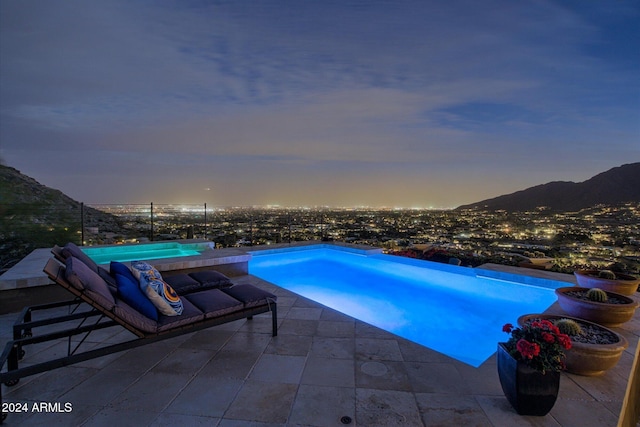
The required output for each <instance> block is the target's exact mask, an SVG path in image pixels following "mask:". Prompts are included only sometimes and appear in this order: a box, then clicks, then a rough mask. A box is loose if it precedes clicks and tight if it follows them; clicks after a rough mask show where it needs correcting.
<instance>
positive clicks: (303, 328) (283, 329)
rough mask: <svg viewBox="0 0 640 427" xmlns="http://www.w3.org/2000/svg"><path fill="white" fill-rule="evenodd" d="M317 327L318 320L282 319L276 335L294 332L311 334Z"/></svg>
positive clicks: (296, 333)
mask: <svg viewBox="0 0 640 427" xmlns="http://www.w3.org/2000/svg"><path fill="white" fill-rule="evenodd" d="M317 329H318V320H300V319H284V320H283V321H282V323H281V324H280V326H279V327H278V335H280V334H283V335H287V334H294V335H306V336H313V335H315V333H316V330H317Z"/></svg>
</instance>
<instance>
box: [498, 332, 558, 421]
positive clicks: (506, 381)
mask: <svg viewBox="0 0 640 427" xmlns="http://www.w3.org/2000/svg"><path fill="white" fill-rule="evenodd" d="M498 376H499V377H500V385H501V386H502V391H503V392H504V395H505V396H506V398H507V400H508V401H509V403H510V404H511V406H513V409H515V410H516V412H517V413H518V414H520V415H537V416H542V415H546V414H547V413H549V411H550V410H551V408H553V405H554V404H555V403H556V399H557V398H558V389H559V388H560V372H555V371H548V372H546V373H545V374H543V373H542V372H540V371H537V370H535V369H533V368H531V367H529V365H527V364H526V363H524V362H521V361H518V360H516V359H514V358H513V357H511V355H510V354H509V352H508V351H507V349H506V348H505V347H504V343H498Z"/></svg>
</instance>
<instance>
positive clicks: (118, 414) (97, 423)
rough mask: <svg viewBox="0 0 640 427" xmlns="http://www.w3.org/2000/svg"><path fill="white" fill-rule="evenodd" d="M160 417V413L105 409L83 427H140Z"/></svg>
mask: <svg viewBox="0 0 640 427" xmlns="http://www.w3.org/2000/svg"><path fill="white" fill-rule="evenodd" d="M158 415H159V413H158V412H153V411H146V410H142V411H136V410H133V409H127V410H123V409H121V408H105V409H103V410H101V411H100V412H98V413H97V414H95V415H94V416H92V417H91V418H89V419H88V420H87V422H86V423H85V424H83V427H112V426H118V427H139V426H144V425H149V424H151V423H152V422H153V420H155V419H156V418H157V417H158Z"/></svg>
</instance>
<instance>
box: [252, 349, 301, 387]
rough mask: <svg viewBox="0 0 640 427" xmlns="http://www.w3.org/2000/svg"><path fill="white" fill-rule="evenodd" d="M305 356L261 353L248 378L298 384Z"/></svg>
mask: <svg viewBox="0 0 640 427" xmlns="http://www.w3.org/2000/svg"><path fill="white" fill-rule="evenodd" d="M306 360H307V358H306V356H282V355H277V354H263V355H262V356H261V357H260V359H258V363H256V365H255V366H254V368H253V371H252V372H251V375H250V376H249V379H250V380H254V381H263V382H275V383H289V384H298V383H299V382H300V377H301V376H302V370H303V369H304V365H305V362H306Z"/></svg>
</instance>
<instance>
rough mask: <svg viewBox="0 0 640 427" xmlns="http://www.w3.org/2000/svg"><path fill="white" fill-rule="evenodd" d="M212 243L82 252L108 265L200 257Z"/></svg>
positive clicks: (172, 243)
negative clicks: (116, 262)
mask: <svg viewBox="0 0 640 427" xmlns="http://www.w3.org/2000/svg"><path fill="white" fill-rule="evenodd" d="M211 245H212V243H208V242H202V243H178V242H169V243H144V244H139V245H119V246H106V247H105V246H99V247H83V248H82V252H84V253H85V254H87V255H88V256H89V258H91V259H92V260H93V261H95V263H96V264H107V263H109V262H111V261H120V262H126V261H139V260H140V261H141V260H145V261H146V260H151V259H162V258H178V257H185V256H193V255H200V254H201V253H202V252H203V251H205V250H207V249H209V248H210V247H211Z"/></svg>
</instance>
